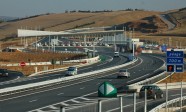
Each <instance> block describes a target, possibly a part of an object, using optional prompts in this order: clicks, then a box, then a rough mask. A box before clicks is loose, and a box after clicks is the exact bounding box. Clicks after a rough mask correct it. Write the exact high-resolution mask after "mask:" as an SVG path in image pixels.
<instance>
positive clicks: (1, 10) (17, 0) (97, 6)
mask: <svg viewBox="0 0 186 112" xmlns="http://www.w3.org/2000/svg"><path fill="white" fill-rule="evenodd" d="M183 7H186V0H0V16H10V17H25V16H31V15H36V14H44V13H63V12H64V11H65V10H122V9H126V8H133V9H135V8H140V9H146V10H157V11H166V10H170V9H177V8H183Z"/></svg>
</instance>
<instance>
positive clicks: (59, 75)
mask: <svg viewBox="0 0 186 112" xmlns="http://www.w3.org/2000/svg"><path fill="white" fill-rule="evenodd" d="M101 55H102V54H101ZM110 55H111V56H110ZM103 56H104V57H105V58H106V59H107V60H108V61H107V60H105V61H101V62H99V63H96V64H93V65H89V66H84V67H80V68H78V74H82V73H86V72H89V71H95V70H100V69H103V68H107V67H112V66H116V65H120V64H123V63H126V62H128V59H127V57H124V56H120V57H119V58H113V60H112V61H109V60H111V59H112V57H113V53H107V55H106V54H103ZM62 77H65V71H61V72H56V73H50V74H46V75H43V76H35V77H24V78H20V79H19V80H18V81H15V82H10V83H1V86H0V88H5V87H12V86H18V85H24V84H28V83H35V82H41V81H46V80H52V79H56V78H62Z"/></svg>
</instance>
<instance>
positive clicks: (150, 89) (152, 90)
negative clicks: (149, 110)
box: [139, 85, 163, 99]
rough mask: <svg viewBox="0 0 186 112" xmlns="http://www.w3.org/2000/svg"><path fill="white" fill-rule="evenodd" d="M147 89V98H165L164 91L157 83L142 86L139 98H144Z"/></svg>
mask: <svg viewBox="0 0 186 112" xmlns="http://www.w3.org/2000/svg"><path fill="white" fill-rule="evenodd" d="M145 89H146V92H147V98H153V99H157V98H163V91H162V90H161V89H160V88H159V87H158V86H156V85H144V86H142V87H141V89H140V92H139V98H143V97H144V96H145Z"/></svg>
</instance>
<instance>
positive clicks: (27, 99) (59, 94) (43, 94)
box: [0, 55, 164, 112]
mask: <svg viewBox="0 0 186 112" xmlns="http://www.w3.org/2000/svg"><path fill="white" fill-rule="evenodd" d="M118 61H121V60H118ZM115 63H116V62H115ZM163 64H164V62H163V61H162V60H161V59H159V58H157V57H152V56H151V55H141V56H139V61H138V62H137V63H135V64H134V65H132V66H128V67H124V68H125V69H126V68H127V69H128V70H129V72H130V73H131V77H130V78H129V79H117V78H116V77H117V75H116V73H117V71H118V70H116V71H112V72H108V73H103V74H101V75H99V77H92V78H89V79H82V80H76V81H73V82H69V83H66V84H62V85H56V86H53V87H50V88H45V89H41V90H37V91H29V92H25V93H20V94H15V95H9V96H4V97H1V98H0V111H2V112H25V111H31V110H33V112H35V111H34V110H35V109H38V110H36V111H41V110H42V111H54V110H56V109H57V111H59V110H58V108H59V105H62V104H64V105H68V106H69V108H71V105H72V104H74V103H75V104H79V103H80V104H81V103H82V102H84V101H85V99H88V100H89V99H90V100H94V101H95V100H97V89H98V87H99V85H100V84H101V83H103V82H104V81H108V82H110V83H112V84H113V85H115V86H116V87H120V86H122V85H127V84H130V83H134V82H137V81H139V80H143V78H148V77H151V76H152V75H156V74H153V72H154V71H155V70H156V69H158V68H159V67H161V66H162V65H163ZM74 98H75V99H76V100H73V99H74ZM65 101H68V102H66V103H64V102H65ZM52 104H54V106H53V105H52ZM47 105H49V106H47ZM10 107H11V108H10Z"/></svg>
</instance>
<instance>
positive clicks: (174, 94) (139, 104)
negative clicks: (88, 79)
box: [102, 89, 186, 112]
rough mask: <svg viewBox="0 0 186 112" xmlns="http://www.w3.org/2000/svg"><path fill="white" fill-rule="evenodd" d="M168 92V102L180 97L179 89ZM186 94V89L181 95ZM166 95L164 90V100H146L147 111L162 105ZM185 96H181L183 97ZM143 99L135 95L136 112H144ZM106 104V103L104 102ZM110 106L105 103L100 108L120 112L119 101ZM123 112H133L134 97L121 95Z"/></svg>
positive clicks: (107, 111)
mask: <svg viewBox="0 0 186 112" xmlns="http://www.w3.org/2000/svg"><path fill="white" fill-rule="evenodd" d="M168 91H169V93H168V94H169V97H168V100H172V99H175V98H178V97H180V90H179V89H171V90H168ZM185 92H186V89H184V90H183V93H185ZM165 95H166V93H165V90H164V98H158V99H156V100H154V99H147V111H150V110H151V109H153V108H155V107H156V106H158V105H160V104H162V103H164V102H165V101H166V97H165ZM184 95H186V93H185V94H183V96H184ZM118 99H119V98H118ZM144 101H145V99H144V98H141V99H140V98H139V93H136V112H144V107H145V102H144ZM105 102H106V101H105ZM109 103H110V105H108V104H107V103H104V102H103V103H102V104H103V106H102V108H103V109H105V110H104V111H105V112H119V111H120V105H119V100H117V101H110V102H109ZM123 111H124V112H134V95H133V94H123Z"/></svg>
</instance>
